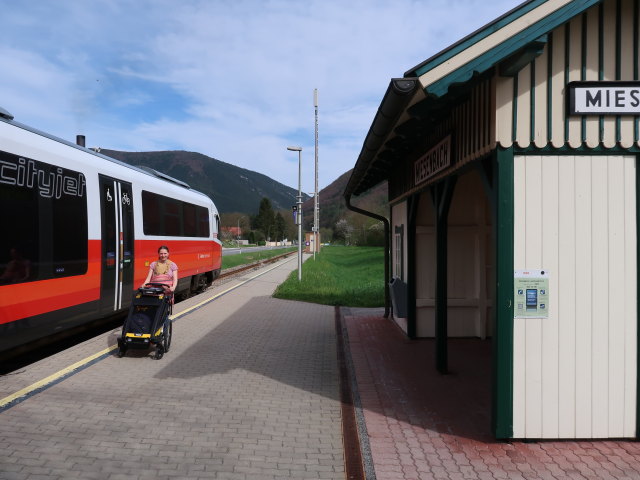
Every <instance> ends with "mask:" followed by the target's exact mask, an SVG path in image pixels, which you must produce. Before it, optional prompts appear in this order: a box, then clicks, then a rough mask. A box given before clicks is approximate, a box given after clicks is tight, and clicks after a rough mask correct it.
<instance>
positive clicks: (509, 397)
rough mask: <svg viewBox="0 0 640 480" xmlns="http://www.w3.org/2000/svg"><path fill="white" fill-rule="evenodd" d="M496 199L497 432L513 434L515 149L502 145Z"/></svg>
mask: <svg viewBox="0 0 640 480" xmlns="http://www.w3.org/2000/svg"><path fill="white" fill-rule="evenodd" d="M495 156H496V169H495V170H494V171H495V172H496V174H497V179H496V182H494V185H496V187H497V202H496V209H497V212H496V215H495V216H494V218H495V219H496V225H495V229H496V236H495V238H496V252H495V262H496V283H497V285H496V309H495V312H496V318H495V323H496V324H495V328H494V334H493V373H494V375H493V378H494V382H493V421H492V423H493V431H494V435H495V436H496V438H501V439H504V438H512V437H513V223H514V211H513V193H514V192H513V148H508V149H504V148H501V147H498V148H497V150H496V153H495Z"/></svg>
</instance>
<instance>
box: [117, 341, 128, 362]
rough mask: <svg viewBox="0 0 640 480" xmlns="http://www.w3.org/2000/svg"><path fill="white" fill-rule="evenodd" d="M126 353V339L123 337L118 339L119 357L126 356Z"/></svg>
mask: <svg viewBox="0 0 640 480" xmlns="http://www.w3.org/2000/svg"><path fill="white" fill-rule="evenodd" d="M125 353H127V347H126V345H125V344H124V341H123V340H122V338H119V339H118V354H117V355H118V358H122V357H124V355H125Z"/></svg>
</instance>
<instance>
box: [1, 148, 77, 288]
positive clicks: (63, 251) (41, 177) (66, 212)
mask: <svg viewBox="0 0 640 480" xmlns="http://www.w3.org/2000/svg"><path fill="white" fill-rule="evenodd" d="M0 204H1V205H2V210H3V224H4V225H5V227H9V228H5V229H3V235H1V236H0V284H8V283H23V282H30V281H35V280H46V279H50V278H59V277H67V276H72V275H81V274H84V273H86V271H87V262H88V233H87V232H88V228H87V196H86V184H85V178H84V175H83V174H82V173H80V172H76V171H73V170H68V169H65V168H61V167H56V166H54V165H50V164H48V163H44V162H40V161H37V160H33V159H29V158H24V157H19V156H17V155H13V154H11V153H7V152H0Z"/></svg>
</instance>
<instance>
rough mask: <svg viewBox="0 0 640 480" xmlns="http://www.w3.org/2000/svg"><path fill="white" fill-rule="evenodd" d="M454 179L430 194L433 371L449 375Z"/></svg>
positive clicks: (440, 185)
mask: <svg viewBox="0 0 640 480" xmlns="http://www.w3.org/2000/svg"><path fill="white" fill-rule="evenodd" d="M456 180H457V177H456V176H455V175H451V176H448V177H447V178H445V179H444V180H443V181H442V182H440V183H438V184H437V185H435V186H434V188H433V189H432V190H431V191H432V192H433V195H432V199H433V203H434V205H435V207H436V208H435V210H436V305H435V316H436V325H435V327H436V328H435V330H436V342H435V343H436V369H437V370H438V372H439V373H441V374H443V375H444V374H447V373H449V353H448V352H449V348H448V347H449V345H448V341H449V328H448V297H447V270H448V262H447V250H448V230H449V225H448V218H449V208H450V207H451V200H452V198H453V194H454V190H455V185H456Z"/></svg>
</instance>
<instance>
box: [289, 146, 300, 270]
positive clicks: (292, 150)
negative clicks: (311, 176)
mask: <svg viewBox="0 0 640 480" xmlns="http://www.w3.org/2000/svg"><path fill="white" fill-rule="evenodd" d="M287 150H289V151H290V152H298V196H297V197H296V198H297V199H298V216H297V217H296V220H297V222H298V281H299V282H300V281H302V189H301V186H300V184H301V183H302V182H301V180H302V147H287Z"/></svg>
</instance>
